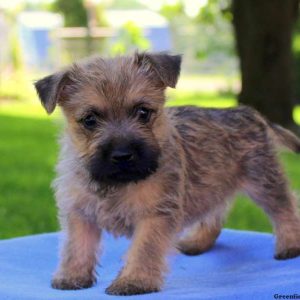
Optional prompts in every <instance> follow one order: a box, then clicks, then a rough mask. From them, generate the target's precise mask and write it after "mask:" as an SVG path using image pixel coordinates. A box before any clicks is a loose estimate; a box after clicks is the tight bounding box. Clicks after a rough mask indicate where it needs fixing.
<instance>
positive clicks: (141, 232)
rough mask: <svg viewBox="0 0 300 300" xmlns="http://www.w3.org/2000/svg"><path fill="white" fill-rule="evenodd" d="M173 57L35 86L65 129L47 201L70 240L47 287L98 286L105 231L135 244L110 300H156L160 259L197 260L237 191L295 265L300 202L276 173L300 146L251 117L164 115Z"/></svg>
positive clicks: (117, 63)
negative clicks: (52, 201) (152, 296)
mask: <svg viewBox="0 0 300 300" xmlns="http://www.w3.org/2000/svg"><path fill="white" fill-rule="evenodd" d="M180 63H181V57H180V56H171V55H168V54H163V53H161V54H150V53H142V54H138V53H136V54H135V55H133V56H128V57H127V56H124V57H117V58H113V59H102V58H92V59H90V60H86V61H84V62H81V63H79V64H75V65H73V66H72V67H70V68H68V69H66V70H64V71H62V72H60V73H56V74H53V75H51V76H48V77H46V78H44V79H41V80H39V81H38V82H36V84H35V86H36V89H37V92H38V94H39V96H40V99H41V101H42V104H43V105H44V107H45V109H46V110H47V112H48V113H51V112H52V111H53V110H54V108H55V106H56V105H57V104H58V105H60V106H61V107H62V110H63V113H64V115H65V118H66V120H67V124H66V129H65V133H64V136H63V138H62V140H61V143H62V149H61V154H60V159H59V163H58V166H57V172H58V175H57V179H56V180H55V184H54V186H55V190H56V199H57V205H58V208H59V216H60V221H61V225H62V228H63V230H64V231H65V232H66V236H67V238H66V241H65V243H64V248H63V253H62V260H61V263H60V267H59V270H58V272H57V274H56V275H55V277H54V279H53V281H52V286H53V287H54V288H58V289H81V288H87V287H90V286H91V285H92V284H93V283H94V282H95V281H96V277H95V265H96V263H97V251H98V247H99V243H100V239H101V232H102V230H107V231H109V232H111V233H113V234H114V235H115V236H120V235H126V236H128V237H133V242H132V246H131V248H130V250H129V253H128V257H127V261H126V264H125V266H124V268H123V269H122V270H121V271H120V273H119V275H118V277H117V279H116V280H115V281H114V282H113V283H112V284H111V285H110V287H108V288H107V290H106V292H107V293H109V294H115V295H133V294H141V293H149V292H155V291H158V290H159V289H160V288H161V287H162V283H163V274H164V271H165V270H166V266H165V256H166V254H167V251H168V249H169V248H170V247H171V246H172V245H173V243H174V242H175V241H176V238H177V237H178V233H180V232H181V231H182V230H183V229H184V228H186V227H187V226H192V230H190V232H189V233H188V235H187V236H186V237H183V238H182V239H181V240H180V241H178V244H177V247H178V248H179V249H180V250H181V251H182V252H183V253H186V254H189V255H195V254H200V253H202V252H204V251H206V250H208V249H209V248H210V247H212V245H213V244H214V242H215V240H216V238H217V237H218V235H219V233H220V230H221V227H222V223H223V218H224V215H225V213H226V207H227V206H228V203H229V202H230V200H231V199H232V197H233V195H234V193H235V192H236V191H237V190H243V191H245V192H246V193H247V194H248V195H250V196H251V197H252V199H253V200H254V201H255V202H256V203H257V204H258V205H260V206H261V207H262V208H263V209H264V210H265V212H266V213H267V214H268V216H269V217H270V218H271V220H272V222H273V224H274V230H275V233H276V235H277V245H276V254H275V257H276V258H277V259H286V258H292V257H295V256H298V255H299V254H300V220H299V216H298V214H297V210H296V201H295V199H294V198H293V196H292V194H291V193H290V191H289V188H288V184H287V181H286V178H285V176H284V174H283V172H282V169H281V167H280V165H279V163H278V160H277V157H276V153H275V144H277V143H278V144H283V145H285V146H287V147H288V148H290V149H291V150H293V151H296V152H299V151H300V141H299V140H298V138H297V137H296V136H295V135H293V134H292V133H291V132H289V131H288V130H286V129H283V128H282V127H280V126H278V125H274V124H271V123H269V122H267V121H266V120H265V119H264V118H263V117H262V116H260V115H259V114H258V113H257V112H256V111H254V110H252V109H251V108H248V107H237V108H231V109H225V110H218V109H201V108H197V107H192V106H186V107H171V108H165V107H164V103H165V94H164V92H165V89H166V88H167V87H175V85H176V82H177V79H178V76H179V72H180Z"/></svg>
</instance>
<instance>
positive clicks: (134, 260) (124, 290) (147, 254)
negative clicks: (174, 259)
mask: <svg viewBox="0 0 300 300" xmlns="http://www.w3.org/2000/svg"><path fill="white" fill-rule="evenodd" d="M174 223H175V222H174V219H171V218H169V217H164V216H161V217H152V218H151V217H149V218H146V219H144V220H141V221H140V222H139V224H138V225H137V228H136V230H135V233H134V238H133V244H132V246H131V248H130V250H129V252H128V257H127V262H126V264H125V267H124V268H123V269H122V270H121V272H120V273H119V275H118V277H117V278H116V279H115V280H114V281H113V283H112V284H111V285H110V286H109V287H108V288H107V289H106V293H107V294H111V295H137V294H144V293H151V292H157V291H159V290H160V288H161V286H162V283H163V273H164V271H165V270H166V263H165V255H166V253H167V250H168V249H169V248H170V246H171V244H172V241H173V237H174V233H175V225H174Z"/></svg>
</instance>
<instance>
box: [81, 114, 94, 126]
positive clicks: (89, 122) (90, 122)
mask: <svg viewBox="0 0 300 300" xmlns="http://www.w3.org/2000/svg"><path fill="white" fill-rule="evenodd" d="M82 123H83V125H84V127H85V128H87V129H93V128H95V127H96V125H97V119H96V117H95V116H94V115H92V114H90V115H87V116H86V117H84V118H83V120H82Z"/></svg>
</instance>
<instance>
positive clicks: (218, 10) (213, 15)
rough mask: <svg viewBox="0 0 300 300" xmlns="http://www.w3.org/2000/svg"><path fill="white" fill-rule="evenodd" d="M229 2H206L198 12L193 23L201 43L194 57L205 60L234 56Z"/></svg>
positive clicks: (214, 0) (225, 0)
mask: <svg viewBox="0 0 300 300" xmlns="http://www.w3.org/2000/svg"><path fill="white" fill-rule="evenodd" d="M230 3H231V2H230V1H229V0H223V1H218V0H208V1H207V4H206V5H205V6H204V7H202V8H201V9H200V10H199V13H198V16H197V17H196V18H195V22H196V23H197V24H198V28H199V30H200V31H199V34H201V35H202V39H203V41H202V42H200V43H199V45H198V48H197V50H196V56H197V57H198V58H199V59H207V58H209V56H210V57H213V56H215V55H227V56H233V55H234V51H235V50H234V39H233V33H232V27H231V21H232V13H231V10H230Z"/></svg>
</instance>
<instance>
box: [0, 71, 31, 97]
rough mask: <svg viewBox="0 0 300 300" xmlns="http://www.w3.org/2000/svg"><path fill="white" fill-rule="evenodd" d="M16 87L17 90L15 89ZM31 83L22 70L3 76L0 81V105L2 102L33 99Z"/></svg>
mask: <svg viewBox="0 0 300 300" xmlns="http://www.w3.org/2000/svg"><path fill="white" fill-rule="evenodd" d="M16 85H17V88H16ZM34 95H35V92H34V89H33V85H32V81H31V79H29V78H28V75H27V74H26V73H25V71H24V70H17V71H15V72H13V73H11V74H3V76H2V77H1V80H0V103H1V101H3V100H8V99H12V100H24V99H27V100H28V99H30V98H32V97H34Z"/></svg>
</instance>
